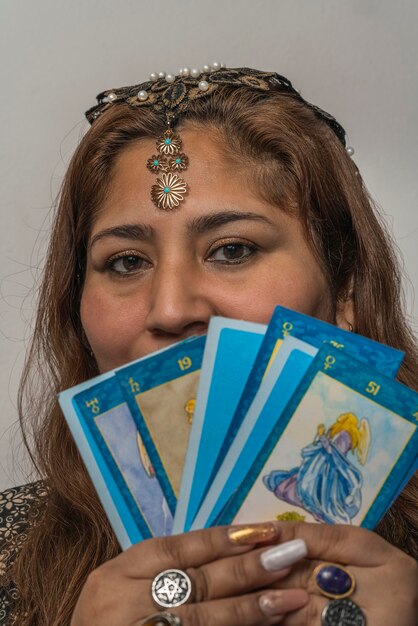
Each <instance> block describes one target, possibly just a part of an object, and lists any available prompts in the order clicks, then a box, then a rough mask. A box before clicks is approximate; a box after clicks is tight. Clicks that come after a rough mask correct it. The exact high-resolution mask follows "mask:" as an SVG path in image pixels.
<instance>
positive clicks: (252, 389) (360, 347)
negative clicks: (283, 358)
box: [211, 306, 404, 480]
mask: <svg viewBox="0 0 418 626" xmlns="http://www.w3.org/2000/svg"><path fill="white" fill-rule="evenodd" d="M289 335H292V336H294V337H297V338H298V339H302V340H303V341H307V342H308V343H310V344H311V345H313V346H315V347H316V348H320V347H321V345H322V344H323V343H324V342H330V343H332V344H333V345H334V346H335V347H337V348H344V350H345V352H346V353H347V354H348V355H352V356H354V357H355V358H357V359H359V360H360V361H363V362H365V363H367V364H368V365H369V366H370V367H374V368H375V369H376V370H378V371H379V372H384V373H385V374H386V375H387V376H393V377H394V376H396V374H397V372H398V370H399V367H400V365H401V363H402V359H403V356H404V353H403V352H401V351H400V350H395V349H394V348H391V347H389V346H386V345H384V344H381V343H378V342H377V341H373V340H371V339H368V338H367V337H362V336H361V335H357V334H356V333H352V332H349V331H347V330H343V329H342V328H338V327H337V326H333V325H332V324H328V323H327V322H324V321H322V320H318V319H316V318H313V317H309V316H308V315H304V314H303V313H298V312H297V311H292V310H290V309H286V308H285V307H282V306H277V307H276V308H275V310H274V313H273V316H272V318H271V320H270V323H269V325H268V327H267V331H266V334H265V335H264V339H263V342H262V344H261V347H260V350H259V352H258V354H257V357H256V359H255V362H254V366H253V368H252V370H251V373H250V376H249V377H248V380H247V383H246V385H245V388H244V391H243V394H242V396H241V398H240V401H239V403H238V406H237V409H236V411H235V414H234V417H233V419H232V421H231V424H230V427H229V430H228V432H227V434H226V437H225V439H224V443H223V445H222V448H221V451H220V453H219V456H218V459H217V461H216V463H215V466H214V474H215V473H216V472H217V471H218V470H219V467H220V465H221V462H222V460H223V459H224V458H225V456H226V453H227V452H228V450H229V448H230V446H231V444H232V442H233V440H234V438H235V436H236V434H237V432H238V429H239V427H240V426H241V423H242V421H243V419H244V417H245V415H246V413H247V411H248V409H249V408H250V406H251V403H252V401H253V400H254V397H255V395H256V393H257V391H258V388H259V386H260V383H261V380H262V378H263V376H264V374H265V372H266V370H267V369H268V367H269V364H270V362H271V360H272V359H273V358H274V355H275V353H276V351H277V350H278V348H279V346H280V344H281V342H282V340H283V339H284V338H285V337H287V336H289ZM214 474H213V475H212V477H211V478H212V480H213V479H214V477H215V476H214Z"/></svg>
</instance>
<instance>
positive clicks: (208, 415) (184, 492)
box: [173, 317, 267, 533]
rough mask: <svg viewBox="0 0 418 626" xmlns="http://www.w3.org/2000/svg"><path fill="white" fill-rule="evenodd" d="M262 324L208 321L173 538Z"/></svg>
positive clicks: (187, 514) (189, 517) (191, 511)
mask: <svg viewBox="0 0 418 626" xmlns="http://www.w3.org/2000/svg"><path fill="white" fill-rule="evenodd" d="M266 328H267V327H266V326H265V325H263V324H254V323H251V322H243V321H240V320H232V319H226V318H224V317H212V319H211V321H210V323H209V329H208V334H207V338H206V345H205V351H204V355H203V363H202V370H201V375H200V382H199V388H198V393H197V398H196V407H195V412H194V417H193V425H192V428H191V433H190V439H189V448H188V451H187V456H186V462H185V466H184V473H183V479H182V482H181V487H180V495H179V499H178V502H177V509H176V514H175V518H174V527H173V533H176V532H183V531H187V530H189V528H190V525H191V522H192V521H193V518H194V516H195V514H196V511H197V510H198V508H199V505H200V503H201V501H202V499H203V497H204V495H205V493H206V491H207V488H208V481H209V479H210V476H211V473H212V469H213V465H214V462H215V460H216V458H217V456H218V453H219V450H220V448H221V445H222V442H223V438H224V436H225V434H226V432H227V430H228V426H229V423H230V420H231V419H232V417H233V415H234V412H235V409H236V407H237V404H238V400H239V398H240V396H241V393H242V390H243V389H244V385H245V383H246V381H247V378H248V375H249V373H250V370H251V367H252V365H253V363H254V359H255V357H256V354H257V352H258V350H259V348H260V345H261V341H262V339H263V336H264V333H265V331H266Z"/></svg>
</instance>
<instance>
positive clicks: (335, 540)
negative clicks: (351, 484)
mask: <svg viewBox="0 0 418 626" xmlns="http://www.w3.org/2000/svg"><path fill="white" fill-rule="evenodd" d="M279 525H280V543H281V542H285V541H291V540H293V539H303V540H304V541H305V542H306V545H307V547H308V558H309V559H318V560H319V561H330V562H333V563H341V564H350V565H357V566H360V567H361V566H367V567H375V566H378V565H381V564H382V563H383V562H385V561H386V560H387V559H388V555H389V554H390V553H391V552H393V551H394V550H396V548H394V547H393V546H391V545H390V544H389V543H387V542H386V541H385V540H384V539H382V538H381V537H379V536H378V535H376V534H375V533H373V532H371V531H368V530H365V529H364V528H358V527H355V526H348V525H343V524H336V525H334V526H332V525H329V524H308V523H293V522H282V523H280V522H279Z"/></svg>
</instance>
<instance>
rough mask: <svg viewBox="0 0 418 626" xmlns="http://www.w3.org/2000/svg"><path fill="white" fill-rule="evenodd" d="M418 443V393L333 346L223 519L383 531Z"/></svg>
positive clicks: (278, 426)
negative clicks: (381, 523) (383, 520)
mask: <svg viewBox="0 0 418 626" xmlns="http://www.w3.org/2000/svg"><path fill="white" fill-rule="evenodd" d="M417 446H418V393H417V392H415V391H412V390H410V389H408V388H407V387H405V386H404V385H401V384H400V383H398V382H396V381H394V380H392V379H390V378H388V377H386V376H384V375H383V374H380V373H379V372H378V371H377V370H375V369H372V368H370V367H367V366H365V365H364V364H363V363H361V362H360V361H357V360H355V359H352V358H351V357H349V356H348V355H347V354H346V353H345V352H344V351H342V350H338V349H336V348H334V347H333V346H329V345H324V346H323V347H322V348H321V349H320V350H319V352H318V354H317V356H316V357H315V359H314V361H313V362H312V364H311V366H310V367H309V369H308V371H307V373H306V375H305V376H304V378H303V380H302V382H301V383H300V385H299V387H298V388H297V390H296V392H295V393H294V395H293V396H292V398H291V400H290V401H289V403H288V404H287V406H286V408H285V409H284V411H283V413H282V415H281V418H280V419H279V420H278V421H277V424H276V426H275V428H274V429H273V431H272V433H271V437H270V438H269V440H268V442H267V443H266V445H265V446H264V448H263V449H262V451H261V452H260V453H259V455H258V457H257V459H256V460H255V462H254V463H253V465H252V467H251V469H250V471H249V472H248V473H247V475H246V476H245V477H244V480H243V482H242V483H241V486H240V487H239V489H238V490H237V491H236V492H235V494H234V495H233V497H232V498H231V499H230V501H229V503H228V504H227V506H226V507H225V509H224V510H223V511H222V512H221V514H220V515H219V517H218V519H217V523H222V524H223V523H231V522H233V523H236V524H241V523H248V522H250V521H251V522H257V521H265V520H268V519H279V520H286V519H294V520H301V521H302V520H304V521H308V522H325V523H329V524H337V523H345V524H353V525H358V526H363V527H365V528H373V527H374V526H375V525H376V524H377V523H378V521H379V520H380V518H381V517H382V515H384V513H385V511H386V510H387V508H388V506H389V505H390V503H391V501H392V498H393V494H394V493H395V492H396V491H397V490H398V487H399V485H400V483H402V482H403V480H404V478H405V476H406V474H407V473H408V471H409V469H410V467H411V465H412V464H413V462H414V461H415V459H416V456H417Z"/></svg>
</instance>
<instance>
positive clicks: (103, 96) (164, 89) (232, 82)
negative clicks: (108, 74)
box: [86, 62, 354, 211]
mask: <svg viewBox="0 0 418 626" xmlns="http://www.w3.org/2000/svg"><path fill="white" fill-rule="evenodd" d="M222 85H228V86H230V87H242V86H246V87H247V88H251V89H254V90H256V91H264V92H267V91H278V92H283V93H288V94H291V95H292V96H293V97H294V98H295V99H297V100H299V102H302V103H303V104H304V105H305V106H306V107H308V108H309V109H311V110H312V111H313V112H314V113H315V115H316V116H317V117H319V118H320V119H321V120H322V121H324V122H325V123H326V124H327V125H328V126H329V127H330V128H331V130H332V131H333V132H334V133H335V135H336V136H337V137H338V139H339V141H340V142H341V143H342V144H343V146H344V147H345V148H346V150H347V153H348V154H349V156H352V155H353V154H354V149H353V148H352V147H351V146H348V147H347V146H346V135H345V130H344V128H343V127H342V126H341V125H340V124H339V123H338V122H337V120H336V119H335V118H334V117H332V115H330V114H329V113H327V112H326V111H323V110H322V109H320V108H319V107H317V106H315V105H313V104H311V103H310V102H307V101H306V100H305V99H304V98H302V96H301V94H300V93H299V91H297V90H296V89H295V88H294V87H293V86H292V83H291V82H290V81H289V80H288V79H287V78H285V77H284V76H281V75H280V74H277V73H276V72H262V71H260V70H254V69H251V68H248V67H241V68H234V69H230V68H225V67H224V65H223V63H218V62H215V63H212V65H204V66H203V67H202V69H197V68H193V69H189V68H187V67H186V68H183V69H181V70H180V71H179V72H178V74H176V75H175V74H166V73H165V72H159V73H155V72H153V73H152V74H150V76H149V80H148V81H146V82H144V83H140V84H139V85H132V86H130V87H120V88H118V89H110V90H107V91H103V92H101V93H99V95H98V96H97V104H96V105H95V106H93V107H91V108H90V109H89V110H88V111H87V112H86V117H87V119H88V121H89V122H90V123H91V124H93V122H94V121H95V120H96V119H97V118H98V117H99V116H100V115H101V114H102V113H103V112H104V111H106V110H107V109H109V108H110V107H112V106H115V105H117V104H120V103H126V104H128V105H129V106H131V107H133V108H136V107H139V108H141V107H151V108H152V109H153V111H155V112H156V113H158V114H160V115H161V116H162V117H163V118H164V120H165V124H166V127H167V128H166V130H165V132H164V133H163V135H162V136H161V137H159V138H158V140H157V142H156V153H155V154H153V155H152V156H151V157H150V158H149V159H148V160H147V164H146V166H147V168H148V170H149V171H150V172H152V173H153V174H157V175H158V178H157V180H156V182H155V184H154V185H152V187H151V199H152V201H153V203H154V204H155V206H156V207H158V208H159V209H162V210H164V211H171V210H173V209H176V208H177V207H178V206H179V205H180V203H181V202H182V201H183V200H184V197H185V195H186V194H187V192H188V191H189V187H188V185H187V183H186V182H185V181H184V179H183V178H182V176H181V173H182V172H183V171H185V170H186V169H187V168H188V165H189V159H188V157H187V156H186V154H185V153H184V152H183V151H182V141H181V138H180V136H179V134H178V133H176V132H174V130H173V128H174V126H175V125H176V123H177V122H178V120H179V117H180V116H181V114H182V113H185V112H186V111H187V107H188V105H189V103H190V102H191V101H193V100H196V99H197V98H202V97H207V96H209V95H210V94H212V93H214V91H216V89H218V88H219V87H221V86H222Z"/></svg>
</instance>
